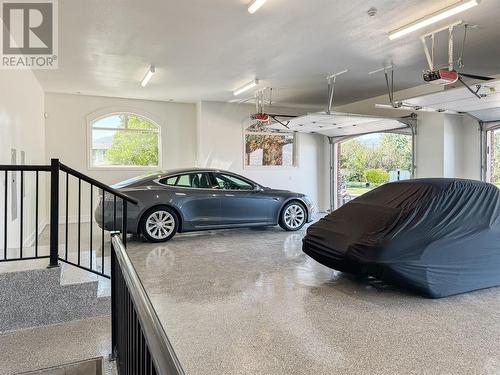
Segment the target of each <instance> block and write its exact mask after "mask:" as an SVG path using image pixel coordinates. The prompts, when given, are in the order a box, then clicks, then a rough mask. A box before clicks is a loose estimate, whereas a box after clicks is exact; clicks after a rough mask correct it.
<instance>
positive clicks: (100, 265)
mask: <svg viewBox="0 0 500 375" xmlns="http://www.w3.org/2000/svg"><path fill="white" fill-rule="evenodd" d="M52 163H53V164H55V165H53V166H51V167H52V168H51V169H52V170H54V171H61V172H63V173H65V180H64V181H65V186H66V187H65V206H64V208H65V213H66V214H65V220H66V222H65V223H64V229H65V239H64V256H59V258H58V259H59V260H60V261H63V262H66V263H68V264H71V265H73V266H75V267H78V268H83V269H85V270H87V271H90V272H92V273H95V274H97V275H100V276H104V277H107V278H110V276H111V263H110V261H109V264H108V266H109V269H106V256H105V249H106V247H105V242H106V239H105V238H106V229H105V227H106V221H107V216H106V213H109V211H111V213H109V218H110V220H109V221H110V223H111V224H110V227H108V228H107V229H108V230H111V231H119V232H120V233H121V236H122V241H123V243H124V245H125V246H126V243H127V236H126V233H127V231H128V229H127V212H128V209H127V207H128V204H129V203H131V204H134V205H135V204H137V201H136V200H135V199H133V198H131V197H129V196H127V195H125V194H123V193H121V192H119V191H117V190H115V189H113V188H111V187H110V186H108V185H106V184H103V183H102V182H99V181H97V180H95V179H93V178H91V177H88V176H86V175H84V174H83V173H80V172H78V171H76V170H74V169H72V168H70V167H68V166H66V165H64V164H62V163H59V161H58V160H57V159H54V160H52ZM58 178H59V177H58V176H56V177H54V179H55V181H57V180H58ZM70 178H74V179H76V181H77V183H78V219H77V246H76V260H75V259H73V260H71V259H70V258H69V246H70V245H69V243H68V242H69V241H68V238H69V236H68V228H69V223H68V218H69V214H68V212H69V208H68V207H69V190H70V189H69V181H70ZM82 182H83V183H86V184H87V185H88V187H89V192H90V201H89V209H90V213H91V216H92V215H93V214H94V189H97V190H98V191H99V192H100V197H99V202H100V205H99V206H98V209H99V210H100V212H99V213H100V215H101V218H100V221H101V223H100V233H99V234H97V233H95V234H96V235H98V236H100V249H101V259H100V262H99V261H98V258H97V253H96V252H95V250H96V249H95V248H94V245H95V244H94V239H95V237H94V231H93V225H92V220H91V221H90V225H89V236H88V239H89V242H88V250H87V256H88V260H87V263H86V264H85V263H83V261H84V260H83V259H82V258H83V257H82V255H85V254H82V251H83V250H82V246H81V240H82V238H81V237H82V236H81V229H82V226H81V222H82V199H81V197H82ZM54 185H57V188H58V187H59V185H58V184H54ZM51 194H53V196H54V197H55V196H59V191H55V192H52V193H51ZM108 201H109V202H111V203H112V204H111V205H110V207H107V206H108V205H107V203H106V202H108ZM120 201H121V202H120ZM106 209H108V212H107V211H106ZM54 210H55V211H56V212H58V210H59V208H58V207H54ZM52 218H53V216H52V215H51V220H52ZM111 218H112V219H111ZM118 222H121V223H120V225H119V224H118ZM52 228H58V227H57V226H53V225H51V241H50V242H51V244H52V243H58V239H57V238H56V237H55V236H58V232H59V231H58V230H55V229H54V233H52ZM58 229H59V228H58ZM53 236H54V237H53ZM52 238H53V239H52ZM94 258H95V259H94ZM94 261H95V262H94Z"/></svg>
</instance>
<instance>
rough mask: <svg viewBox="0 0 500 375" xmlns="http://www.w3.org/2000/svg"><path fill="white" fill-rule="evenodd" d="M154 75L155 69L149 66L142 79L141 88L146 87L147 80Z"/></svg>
mask: <svg viewBox="0 0 500 375" xmlns="http://www.w3.org/2000/svg"><path fill="white" fill-rule="evenodd" d="M155 73H156V68H155V67H154V66H153V65H151V66H150V67H149V69H148V71H147V72H146V75H145V76H144V78H143V79H142V82H141V86H142V87H146V85H147V84H148V82H149V80H150V79H151V77H152V76H153V74H155Z"/></svg>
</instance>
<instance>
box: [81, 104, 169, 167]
mask: <svg viewBox="0 0 500 375" xmlns="http://www.w3.org/2000/svg"><path fill="white" fill-rule="evenodd" d="M159 142H160V128H159V126H158V125H157V124H156V123H154V122H153V121H151V120H149V119H147V118H145V117H143V116H140V115H136V114H132V113H116V114H112V115H109V116H106V117H102V118H100V119H98V120H95V121H93V122H92V123H91V150H90V158H91V160H90V162H91V163H90V164H91V166H92V167H146V168H147V167H159V166H160V165H159Z"/></svg>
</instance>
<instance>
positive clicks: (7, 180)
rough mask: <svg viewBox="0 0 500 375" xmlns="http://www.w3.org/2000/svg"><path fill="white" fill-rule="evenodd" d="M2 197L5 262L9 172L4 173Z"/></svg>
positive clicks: (4, 252)
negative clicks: (3, 196) (3, 197)
mask: <svg viewBox="0 0 500 375" xmlns="http://www.w3.org/2000/svg"><path fill="white" fill-rule="evenodd" d="M4 195H5V200H4V213H3V215H4V216H3V217H4V219H5V222H4V228H3V229H4V232H3V246H4V247H3V259H4V260H6V259H7V229H8V222H9V218H8V216H7V198H8V195H9V171H5V192H4Z"/></svg>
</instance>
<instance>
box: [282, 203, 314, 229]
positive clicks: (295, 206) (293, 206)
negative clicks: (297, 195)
mask: <svg viewBox="0 0 500 375" xmlns="http://www.w3.org/2000/svg"><path fill="white" fill-rule="evenodd" d="M306 222H307V210H306V207H305V206H304V205H303V204H302V203H300V202H297V201H292V202H289V203H287V204H286V205H285V206H284V207H283V209H282V210H281V214H280V220H279V225H280V227H281V228H283V229H284V230H286V231H296V230H299V229H301V228H302V227H303V226H304V225H305V224H306Z"/></svg>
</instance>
